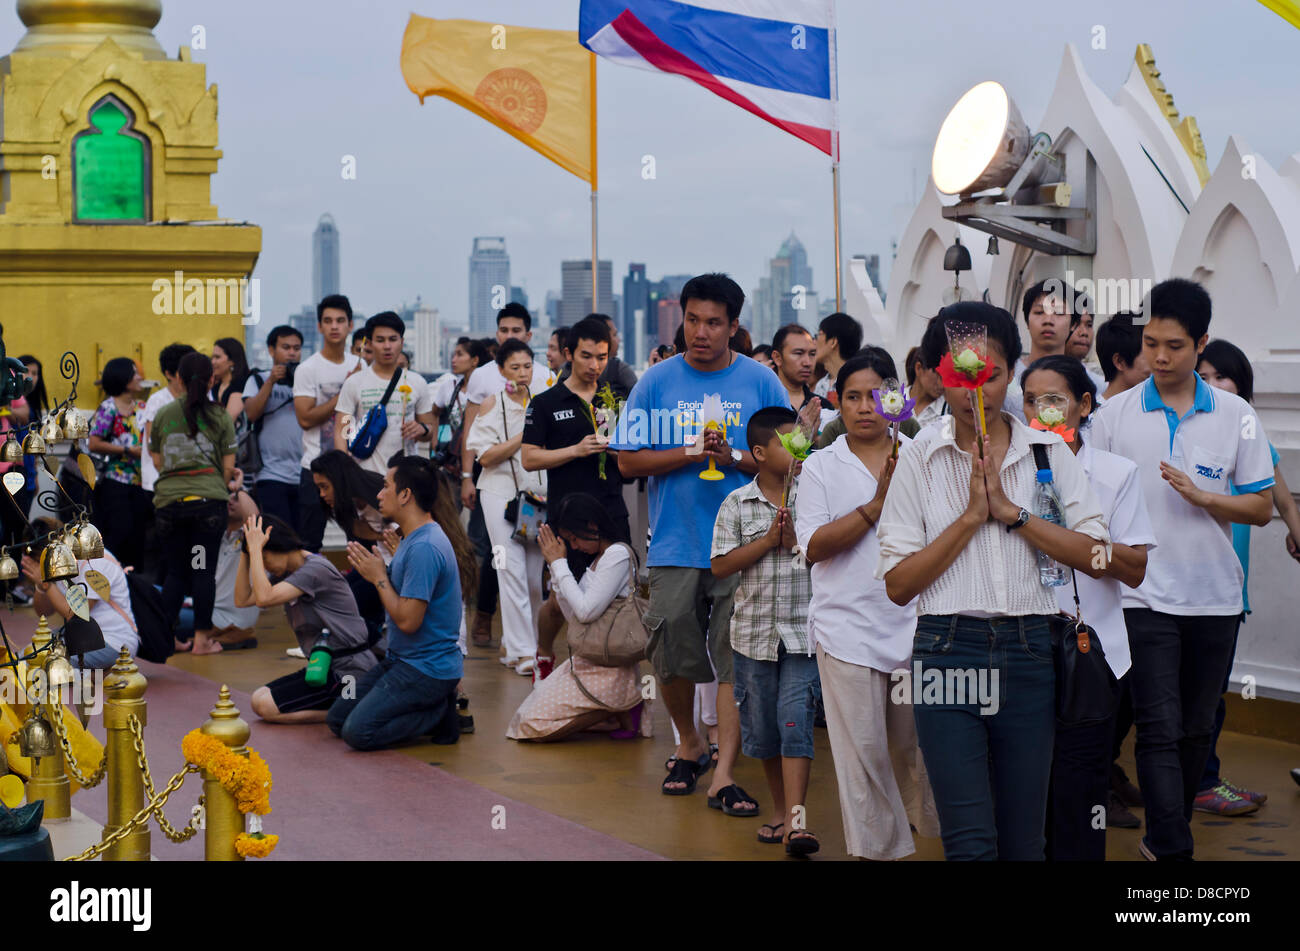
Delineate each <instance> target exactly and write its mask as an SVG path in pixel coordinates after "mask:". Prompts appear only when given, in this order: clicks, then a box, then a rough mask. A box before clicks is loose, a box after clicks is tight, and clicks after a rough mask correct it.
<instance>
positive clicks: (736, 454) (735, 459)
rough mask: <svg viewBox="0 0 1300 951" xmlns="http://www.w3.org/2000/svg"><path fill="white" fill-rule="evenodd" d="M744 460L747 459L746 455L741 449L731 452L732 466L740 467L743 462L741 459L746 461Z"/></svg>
mask: <svg viewBox="0 0 1300 951" xmlns="http://www.w3.org/2000/svg"><path fill="white" fill-rule="evenodd" d="M744 458H745V455H744V453H742V452H741V451H740V450H739V449H732V450H731V464H732V465H734V466H738V465H740V460H741V459H744Z"/></svg>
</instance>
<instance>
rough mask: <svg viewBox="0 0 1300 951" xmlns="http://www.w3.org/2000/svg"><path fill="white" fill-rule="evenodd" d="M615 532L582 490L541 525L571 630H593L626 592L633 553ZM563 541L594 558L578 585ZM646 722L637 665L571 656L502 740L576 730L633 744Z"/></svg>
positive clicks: (528, 702) (532, 695) (555, 586)
mask: <svg viewBox="0 0 1300 951" xmlns="http://www.w3.org/2000/svg"><path fill="white" fill-rule="evenodd" d="M618 531H619V530H618V528H617V527H616V526H615V524H614V521H613V519H611V518H610V517H609V512H608V511H607V510H606V509H605V508H604V506H602V505H601V503H600V502H598V501H597V500H596V499H595V498H594V497H592V496H590V495H587V494H586V493H585V492H575V493H573V494H571V495H566V496H565V497H564V499H563V500H562V501H561V502H560V504H559V505H558V506H557V508H556V511H555V512H554V514H552V515H551V516H550V520H549V523H548V524H547V525H545V526H543V527H542V530H541V533H540V535H539V538H540V541H541V546H542V556H543V557H544V558H545V559H546V561H547V563H548V564H549V565H550V566H551V587H552V589H553V590H554V591H555V592H556V600H557V601H558V602H559V605H560V610H561V611H563V612H564V619H565V621H566V622H568V624H569V625H574V624H591V623H592V622H595V621H597V620H598V619H599V618H600V616H601V615H602V614H604V613H605V609H606V608H608V607H609V606H610V605H611V604H613V603H614V599H615V598H622V597H627V596H628V595H629V594H631V584H632V578H633V570H634V569H633V563H632V549H631V548H630V547H629V546H628V545H627V543H626V542H621V541H618V540H617V539H618V537H619V535H618ZM557 533H558V535H559V537H558V538H557V537H556V535H557ZM561 539H563V540H561ZM566 542H567V543H568V544H569V545H571V546H572V547H573V548H575V549H577V550H578V551H580V552H583V553H585V554H588V555H594V556H595V561H593V562H592V563H591V567H590V568H588V569H587V570H586V571H585V572H584V573H583V575H582V580H581V581H575V580H574V578H573V572H572V571H570V570H569V563H568V562H567V561H566V560H565V555H566V551H567V550H566V548H565V543H566ZM643 714H644V715H643ZM643 724H644V725H645V727H646V729H647V730H648V728H649V724H650V717H649V715H648V711H646V710H645V708H644V707H643V706H642V698H641V682H640V680H639V679H638V677H637V665H636V664H628V665H626V666H623V667H600V666H598V665H596V664H593V663H591V662H590V661H586V660H583V659H582V658H581V657H570V658H569V659H568V660H566V661H565V662H564V663H563V664H561V665H560V666H559V667H557V668H555V671H554V672H553V673H552V674H551V675H550V676H549V677H547V678H546V679H545V680H542V681H539V682H538V684H537V686H536V687H535V688H534V689H533V692H532V693H530V694H529V695H528V699H527V700H525V701H524V702H523V704H521V705H520V707H519V709H518V710H517V711H515V716H514V719H512V720H511V721H510V726H509V728H508V729H507V730H506V736H507V737H509V738H510V739H512V740H539V741H546V740H559V739H562V738H564V737H566V736H568V735H569V734H570V733H577V732H579V731H580V730H611V731H613V732H611V733H610V736H611V738H612V739H632V738H633V737H635V736H636V735H637V734H638V733H639V732H642V725H643ZM643 735H646V736H648V735H649V733H648V732H645V733H643Z"/></svg>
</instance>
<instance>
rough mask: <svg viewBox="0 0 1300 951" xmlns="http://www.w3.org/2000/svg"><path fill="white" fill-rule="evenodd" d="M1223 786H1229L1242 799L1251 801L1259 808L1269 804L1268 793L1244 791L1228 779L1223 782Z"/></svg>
mask: <svg viewBox="0 0 1300 951" xmlns="http://www.w3.org/2000/svg"><path fill="white" fill-rule="evenodd" d="M1223 785H1224V786H1227V787H1228V788H1229V789H1231V790H1232V791H1233V792H1235V793H1236V794H1237V795H1238V796H1240V797H1241V798H1242V799H1249V800H1250V801H1251V802H1253V803H1254V804H1255V805H1257V806H1262V805H1264V803H1266V802H1268V793H1262V792H1255V791H1254V790H1253V789H1242V788H1241V787H1240V786H1238V785H1237V784H1236V783H1230V782H1228V781H1227V780H1226V779H1225V780H1223Z"/></svg>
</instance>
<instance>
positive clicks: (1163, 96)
mask: <svg viewBox="0 0 1300 951" xmlns="http://www.w3.org/2000/svg"><path fill="white" fill-rule="evenodd" d="M1133 58H1134V60H1136V62H1137V65H1138V69H1140V70H1141V71H1142V78H1143V79H1144V80H1146V84H1147V89H1148V90H1149V91H1150V92H1151V97H1152V98H1153V99H1155V101H1156V105H1157V106H1158V107H1159V108H1160V111H1161V112H1162V113H1163V114H1164V117H1165V118H1166V119H1168V120H1169V124H1170V125H1171V126H1173V129H1174V135H1175V136H1177V137H1178V141H1179V143H1180V144H1181V145H1182V147H1183V151H1185V152H1186V153H1187V157H1188V158H1189V159H1191V160H1192V166H1193V167H1194V168H1195V169H1196V177H1197V178H1199V179H1200V180H1201V185H1204V184H1205V183H1206V182H1208V181H1209V180H1210V164H1209V157H1208V155H1207V153H1206V151H1205V142H1203V141H1202V140H1201V130H1200V129H1198V128H1197V126H1196V120H1195V119H1193V118H1192V117H1191V116H1187V117H1185V118H1184V119H1183V121H1182V122H1179V121H1178V108H1177V107H1176V106H1175V105H1174V97H1173V95H1172V94H1171V93H1170V92H1169V90H1168V89H1166V88H1165V84H1164V81H1163V80H1161V78H1160V70H1158V69H1156V57H1155V54H1154V53H1152V52H1151V47H1150V45H1149V44H1147V43H1139V44H1138V46H1137V53H1136V54H1135V55H1134V57H1133Z"/></svg>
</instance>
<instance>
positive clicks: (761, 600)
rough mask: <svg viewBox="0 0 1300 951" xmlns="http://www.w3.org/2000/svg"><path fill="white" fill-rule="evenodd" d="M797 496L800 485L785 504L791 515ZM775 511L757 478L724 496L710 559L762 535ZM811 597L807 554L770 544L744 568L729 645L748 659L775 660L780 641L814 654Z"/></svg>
mask: <svg viewBox="0 0 1300 951" xmlns="http://www.w3.org/2000/svg"><path fill="white" fill-rule="evenodd" d="M797 495H798V487H797V486H796V487H794V488H792V489H791V490H790V501H789V505H788V506H787V507H788V508H789V509H790V515H791V517H792V518H793V516H794V513H795V508H794V503H795V497H796V496H797ZM776 516H777V507H776V506H775V505H773V504H772V503H771V502H769V501H768V500H767V498H766V497H765V496H764V495H763V491H762V490H761V489H760V488H759V487H758V479H757V478H755V479H754V480H753V481H752V482H750V483H748V484H747V485H744V486H741V487H740V488H739V489H736V490H735V491H734V492H732V493H731V494H730V495H728V496H727V497H726V498H725V499H723V500H722V507H721V508H719V509H718V517H717V520H716V521H715V522H714V523H713V550H712V552H711V553H710V558H717V557H718V556H719V555H725V554H727V553H728V552H731V551H735V550H736V549H737V548H740V547H741V546H743V545H748V544H749V543H750V542H753V541H757V540H758V539H760V538H762V537H763V536H764V535H765V534H766V533H767V531H768V529H770V528H771V527H772V519H774V518H776ZM791 527H792V529H793V525H792V526H791ZM796 563H797V565H796ZM811 601H812V575H811V573H810V572H809V570H808V565H807V563H806V562H805V561H804V560H803V556H802V555H796V554H795V553H794V552H792V551H791V550H790V549H788V548H779V547H778V548H774V549H772V550H771V551H769V552H767V553H766V554H765V555H763V557H762V558H760V559H759V560H758V561H757V562H756V563H755V564H753V565H752V566H750V567H749V568H746V569H745V570H744V571H742V572H741V573H740V584H739V585H738V586H737V587H736V597H735V610H734V612H733V613H732V615H731V649H732V650H734V651H737V652H739V653H741V654H744V655H745V656H746V657H748V658H749V659H750V660H768V661H775V660H776V659H777V649H778V647H779V646H780V645H782V644H784V645H785V649H786V652H787V653H790V654H809V655H811V654H812V652H813V649H812V642H811V640H810V639H809V637H808V604H809V602H811Z"/></svg>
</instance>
